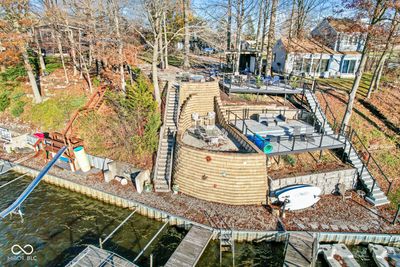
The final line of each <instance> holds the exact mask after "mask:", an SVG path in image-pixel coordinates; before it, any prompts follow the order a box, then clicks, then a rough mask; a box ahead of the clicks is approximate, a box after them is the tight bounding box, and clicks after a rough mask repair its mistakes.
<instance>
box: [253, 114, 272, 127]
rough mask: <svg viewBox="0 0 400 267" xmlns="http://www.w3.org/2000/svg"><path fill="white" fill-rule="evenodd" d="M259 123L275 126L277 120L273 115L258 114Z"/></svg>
mask: <svg viewBox="0 0 400 267" xmlns="http://www.w3.org/2000/svg"><path fill="white" fill-rule="evenodd" d="M257 121H258V122H259V123H263V124H266V125H267V126H271V125H274V124H275V118H274V117H273V116H272V115H271V114H265V113H264V114H257Z"/></svg>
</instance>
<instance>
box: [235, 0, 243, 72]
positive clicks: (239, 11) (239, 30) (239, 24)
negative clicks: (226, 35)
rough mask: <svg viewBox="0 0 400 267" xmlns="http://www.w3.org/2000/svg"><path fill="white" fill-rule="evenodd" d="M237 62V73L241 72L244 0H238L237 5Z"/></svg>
mask: <svg viewBox="0 0 400 267" xmlns="http://www.w3.org/2000/svg"><path fill="white" fill-rule="evenodd" d="M236 10H237V12H236V14H237V15H236V31H237V32H236V64H235V75H238V74H239V67H240V54H241V51H242V45H241V42H242V39H241V38H242V28H243V17H244V10H245V7H244V0H237V6H236Z"/></svg>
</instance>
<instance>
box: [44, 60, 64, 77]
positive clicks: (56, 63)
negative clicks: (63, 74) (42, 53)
mask: <svg viewBox="0 0 400 267" xmlns="http://www.w3.org/2000/svg"><path fill="white" fill-rule="evenodd" d="M45 64H46V72H47V73H48V74H50V73H52V72H54V71H55V70H57V69H60V68H62V63H61V59H60V58H59V57H53V56H47V57H46V58H45Z"/></svg>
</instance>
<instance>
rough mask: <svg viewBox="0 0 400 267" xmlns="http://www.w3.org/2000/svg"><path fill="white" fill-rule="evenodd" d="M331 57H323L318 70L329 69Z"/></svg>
mask: <svg viewBox="0 0 400 267" xmlns="http://www.w3.org/2000/svg"><path fill="white" fill-rule="evenodd" d="M328 66H329V59H322V60H321V63H320V65H319V69H318V72H324V71H328Z"/></svg>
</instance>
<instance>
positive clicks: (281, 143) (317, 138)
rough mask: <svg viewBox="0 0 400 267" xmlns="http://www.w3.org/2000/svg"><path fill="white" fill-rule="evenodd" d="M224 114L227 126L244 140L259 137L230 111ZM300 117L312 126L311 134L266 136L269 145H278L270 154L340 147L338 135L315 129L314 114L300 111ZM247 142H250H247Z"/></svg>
mask: <svg viewBox="0 0 400 267" xmlns="http://www.w3.org/2000/svg"><path fill="white" fill-rule="evenodd" d="M226 112H227V116H228V122H229V124H230V125H232V126H234V127H236V128H237V129H239V130H240V131H241V132H242V133H243V134H244V135H245V136H246V138H248V136H249V135H253V136H256V135H259V134H257V133H255V132H254V131H252V130H251V129H250V128H249V126H248V125H247V123H246V121H245V119H244V118H242V117H240V116H239V115H237V114H236V113H234V112H232V111H231V110H227V111H226ZM305 113H307V116H304V115H305ZM245 116H246V113H245ZM302 116H303V117H302ZM300 117H301V118H302V119H303V120H305V122H306V123H308V124H310V126H311V125H312V126H313V132H312V133H306V134H303V133H299V134H292V135H282V136H268V138H266V139H269V141H270V143H272V144H278V146H277V147H276V146H275V147H274V151H273V152H271V153H270V154H278V153H285V152H292V151H309V150H313V149H320V148H322V147H329V146H336V145H340V143H338V141H339V137H340V135H336V134H331V135H329V134H326V133H325V132H324V129H323V128H320V129H319V130H317V129H316V127H315V126H316V123H317V118H316V116H315V114H313V113H310V112H307V111H301V113H300ZM305 118H306V119H305ZM239 121H241V125H239V124H238V122H239ZM249 142H251V141H250V140H249ZM298 142H300V143H301V146H298V147H299V149H297V147H296V144H297V143H298ZM340 142H341V141H340ZM304 144H305V145H304ZM300 147H301V149H300Z"/></svg>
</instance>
